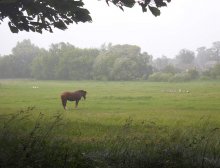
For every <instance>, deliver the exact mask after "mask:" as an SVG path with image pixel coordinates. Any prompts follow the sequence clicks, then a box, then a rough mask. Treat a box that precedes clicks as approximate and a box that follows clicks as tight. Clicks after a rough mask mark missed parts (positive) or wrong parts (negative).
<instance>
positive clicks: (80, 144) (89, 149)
mask: <svg viewBox="0 0 220 168" xmlns="http://www.w3.org/2000/svg"><path fill="white" fill-rule="evenodd" d="M33 110H34V108H31V107H29V108H27V109H25V110H21V111H18V112H17V113H14V114H12V115H7V116H5V115H2V116H1V118H0V119H1V121H2V123H3V124H2V125H1V128H0V167H13V168H14V167H18V168H20V167H21V168H23V167H32V168H39V167H49V168H50V167H65V168H75V167H77V168H87V167H88V168H89V167H92V168H93V167H94V168H95V167H114V168H115V167H118V168H136V167H140V168H142V167H143V168H146V167H150V168H161V167H164V168H167V167H168V168H185V167H191V168H194V167H195V168H218V167H219V166H220V141H219V139H220V132H219V128H213V127H212V126H209V123H208V122H209V119H207V118H205V119H201V120H200V121H199V123H197V124H196V125H199V124H200V125H201V127H200V129H197V128H195V127H193V126H191V127H188V128H187V129H186V128H180V127H176V129H171V128H169V127H164V126H160V125H158V124H156V123H154V122H143V123H141V126H140V127H141V129H143V130H142V133H141V134H140V133H137V125H136V124H135V122H134V120H133V119H132V118H131V117H129V118H127V119H126V120H125V122H124V123H123V124H122V125H120V126H118V128H117V130H116V131H115V132H114V133H113V132H110V133H109V134H106V136H104V137H102V138H97V139H87V140H83V139H81V134H80V130H79V128H78V127H75V128H73V129H74V130H75V135H74V137H72V136H61V135H62V134H60V131H62V130H64V129H65V128H66V120H65V119H64V118H63V114H61V113H57V114H56V115H54V116H53V117H51V118H50V119H48V118H46V121H47V122H45V116H44V115H43V114H42V113H39V115H38V117H37V118H36V119H35V122H33V120H32V119H31V118H32V117H33V114H32V112H33ZM30 121H31V122H30ZM140 127H139V129H140ZM58 130H60V131H58Z"/></svg>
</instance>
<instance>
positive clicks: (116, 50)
mask: <svg viewBox="0 0 220 168" xmlns="http://www.w3.org/2000/svg"><path fill="white" fill-rule="evenodd" d="M0 78H1V79H4V78H33V79H39V80H150V81H188V80H193V79H198V78H208V79H217V78H220V42H214V43H213V45H212V47H211V48H206V47H200V48H198V49H197V51H196V52H194V51H191V50H188V49H182V50H180V52H179V53H178V54H177V55H176V57H175V58H172V59H171V58H168V57H166V56H162V57H160V58H157V59H153V56H152V55H150V54H148V53H147V52H141V48H140V47H139V46H136V45H128V44H124V45H112V44H111V43H109V44H103V45H101V46H100V47H99V48H83V49H82V48H78V47H76V46H74V45H72V44H69V43H63V42H61V43H57V44H51V46H50V48H49V49H48V50H46V49H44V48H39V47H38V46H35V45H34V44H32V43H31V41H30V40H23V41H21V42H18V43H17V44H16V46H15V47H14V48H13V49H12V54H10V55H4V56H1V57H0Z"/></svg>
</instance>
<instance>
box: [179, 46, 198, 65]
mask: <svg viewBox="0 0 220 168" xmlns="http://www.w3.org/2000/svg"><path fill="white" fill-rule="evenodd" d="M176 59H177V62H178V63H179V64H192V63H193V61H194V59H195V53H194V52H193V51H191V50H188V49H182V50H180V52H179V53H178V55H177V56H176Z"/></svg>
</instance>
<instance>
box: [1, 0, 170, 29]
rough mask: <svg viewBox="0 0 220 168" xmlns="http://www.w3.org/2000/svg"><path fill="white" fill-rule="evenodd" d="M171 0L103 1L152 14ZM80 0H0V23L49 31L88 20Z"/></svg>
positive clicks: (121, 7) (12, 26) (16, 27)
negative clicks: (135, 7)
mask: <svg viewBox="0 0 220 168" xmlns="http://www.w3.org/2000/svg"><path fill="white" fill-rule="evenodd" d="M170 1H171V0H137V1H135V0H106V2H107V4H109V3H113V4H114V5H116V6H118V7H119V8H120V9H122V10H123V8H124V7H129V8H132V7H133V6H134V5H135V4H136V3H137V4H139V5H140V6H141V7H142V11H143V12H146V11H147V9H149V10H150V11H151V13H152V14H153V15H154V16H158V15H160V10H159V8H160V7H163V6H167V2H170ZM83 6H84V3H83V1H82V0H0V22H2V21H3V20H5V19H6V18H8V19H9V22H8V25H9V28H10V30H11V31H12V32H13V33H18V32H19V31H23V30H25V31H33V32H38V33H42V30H43V29H44V30H46V31H49V32H53V28H58V29H61V30H65V29H67V26H68V25H69V24H72V23H74V22H75V23H78V22H83V23H84V22H91V21H92V18H91V16H90V13H89V11H88V10H87V9H85V8H83Z"/></svg>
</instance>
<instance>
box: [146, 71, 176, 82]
mask: <svg viewBox="0 0 220 168" xmlns="http://www.w3.org/2000/svg"><path fill="white" fill-rule="evenodd" d="M172 76H173V75H172V74H171V73H163V72H156V73H153V74H152V75H150V76H149V78H148V79H149V81H153V82H168V81H169V79H170V78H171V77H172Z"/></svg>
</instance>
